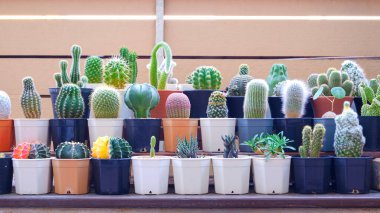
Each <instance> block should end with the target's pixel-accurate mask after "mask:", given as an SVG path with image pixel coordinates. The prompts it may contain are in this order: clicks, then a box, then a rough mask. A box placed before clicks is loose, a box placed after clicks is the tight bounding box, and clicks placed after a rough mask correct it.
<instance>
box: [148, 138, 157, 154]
mask: <svg viewBox="0 0 380 213" xmlns="http://www.w3.org/2000/svg"><path fill="white" fill-rule="evenodd" d="M155 146H156V137H155V136H152V137H151V138H150V150H149V156H150V157H151V158H154V157H155V156H156V150H155V149H154V147H155Z"/></svg>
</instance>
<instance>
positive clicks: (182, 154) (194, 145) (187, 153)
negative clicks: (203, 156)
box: [176, 137, 199, 158]
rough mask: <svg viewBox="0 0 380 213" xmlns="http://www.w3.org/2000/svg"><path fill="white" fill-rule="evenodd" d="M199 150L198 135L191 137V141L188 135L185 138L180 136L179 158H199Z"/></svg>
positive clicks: (178, 145)
mask: <svg viewBox="0 0 380 213" xmlns="http://www.w3.org/2000/svg"><path fill="white" fill-rule="evenodd" d="M198 150H199V148H198V140H197V138H196V137H195V138H193V137H190V140H189V141H188V140H187V139H186V137H185V138H184V139H181V138H178V144H177V152H176V154H177V157H178V158H197V157H198V155H197V152H198Z"/></svg>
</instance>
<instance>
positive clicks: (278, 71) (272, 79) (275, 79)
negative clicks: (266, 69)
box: [267, 64, 288, 95]
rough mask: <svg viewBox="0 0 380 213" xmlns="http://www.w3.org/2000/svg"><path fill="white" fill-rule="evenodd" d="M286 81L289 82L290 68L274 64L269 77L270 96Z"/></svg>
mask: <svg viewBox="0 0 380 213" xmlns="http://www.w3.org/2000/svg"><path fill="white" fill-rule="evenodd" d="M285 80H288V68H286V66H285V65H284V64H273V65H272V68H271V70H270V73H269V75H268V77H267V83H268V86H269V94H270V95H272V94H273V89H274V87H275V86H276V85H277V84H278V83H280V82H281V81H285Z"/></svg>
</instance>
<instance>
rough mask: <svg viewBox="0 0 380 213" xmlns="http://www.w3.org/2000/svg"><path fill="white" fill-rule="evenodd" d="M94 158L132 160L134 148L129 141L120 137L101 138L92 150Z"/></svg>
mask: <svg viewBox="0 0 380 213" xmlns="http://www.w3.org/2000/svg"><path fill="white" fill-rule="evenodd" d="M91 151H92V157H93V158H98V159H121V158H130V157H131V155H132V147H131V146H130V145H129V143H128V141H126V140H125V139H123V138H119V137H108V136H104V137H99V138H98V139H97V140H96V141H95V143H94V145H93V147H92V148H91Z"/></svg>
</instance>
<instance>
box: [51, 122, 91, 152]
mask: <svg viewBox="0 0 380 213" xmlns="http://www.w3.org/2000/svg"><path fill="white" fill-rule="evenodd" d="M49 125H50V135H51V139H52V141H53V145H54V149H55V148H57V146H58V145H59V144H60V143H62V142H65V141H77V142H81V143H84V144H88V140H89V136H88V126H87V119H84V118H73V119H51V120H50V121H49Z"/></svg>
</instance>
